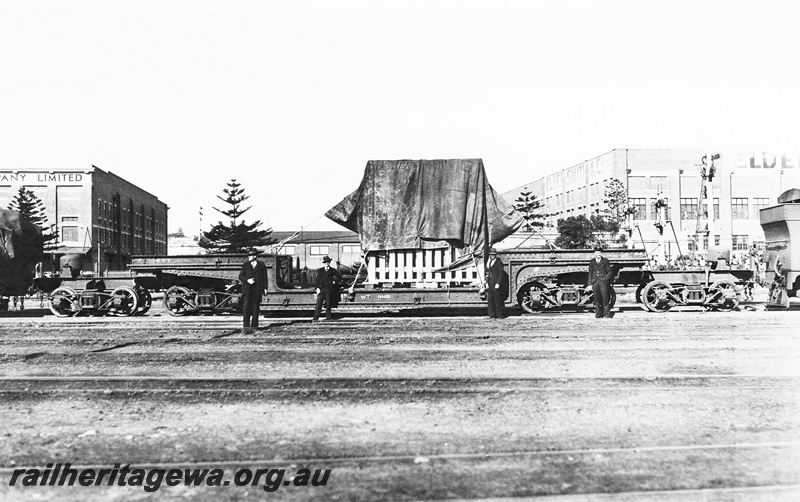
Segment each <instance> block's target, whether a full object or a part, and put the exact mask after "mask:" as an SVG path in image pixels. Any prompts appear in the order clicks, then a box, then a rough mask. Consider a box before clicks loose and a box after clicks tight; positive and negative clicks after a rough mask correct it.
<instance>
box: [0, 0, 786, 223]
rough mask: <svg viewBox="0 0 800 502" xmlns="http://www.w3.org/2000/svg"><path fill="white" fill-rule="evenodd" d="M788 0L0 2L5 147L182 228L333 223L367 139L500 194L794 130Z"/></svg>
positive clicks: (376, 151)
mask: <svg viewBox="0 0 800 502" xmlns="http://www.w3.org/2000/svg"><path fill="white" fill-rule="evenodd" d="M797 5H798V4H797V3H796V2H792V1H789V0H781V1H774V0H759V1H741V0H726V1H703V0H694V1H680V0H679V1H669V2H665V1H647V0H635V1H634V0H630V1H628V0H604V1H587V0H558V1H556V0H551V1H541V0H529V1H502V0H486V1H483V0H471V1H470V0H464V1H443V0H428V1H414V0H411V1H380V0H371V1H356V0H351V1H335V0H327V1H316V0H298V1H269V0H262V1H236V0H225V1H203V0H191V1H177V0H174V1H170V0H160V1H149V0H136V1H113V0H100V1H86V0H84V1H81V0H72V1H69V2H64V1H36V0H19V1H17V0H3V1H2V2H0V166H2V168H3V169H12V168H17V169H25V168H43V167H54V168H70V169H73V168H74V169H81V168H88V167H90V166H91V165H96V166H98V167H100V168H101V169H104V170H106V171H111V172H113V173H115V174H117V175H119V176H121V177H123V178H125V179H127V180H129V181H131V182H132V183H134V184H136V185H138V186H140V187H142V188H143V189H145V190H147V191H149V192H151V193H153V194H155V195H156V196H157V197H158V198H159V199H160V200H162V201H164V202H166V203H167V204H168V205H169V207H170V210H169V230H170V231H171V232H174V231H177V230H178V228H182V229H183V230H184V231H185V232H186V233H187V234H196V233H197V232H198V227H199V208H200V207H201V206H202V207H203V208H204V210H203V213H204V215H203V227H204V229H205V230H207V229H208V227H209V226H210V225H211V224H213V223H214V222H216V221H218V220H219V219H220V218H222V216H221V215H219V214H218V213H216V212H215V211H214V210H213V209H212V207H217V208H220V209H225V208H226V207H225V205H224V204H223V203H221V202H220V201H219V200H218V199H216V196H217V195H221V194H222V189H223V188H225V186H226V183H228V182H229V181H230V180H231V179H236V180H238V181H239V182H240V183H241V184H242V186H243V188H245V190H246V193H247V194H248V195H249V196H250V199H249V200H248V201H247V203H249V204H250V205H251V206H252V208H251V209H250V211H249V212H248V213H246V215H245V220H246V221H248V222H252V221H253V220H256V219H258V220H261V221H263V222H264V226H265V227H270V228H273V229H274V230H280V231H294V230H300V229H301V228H304V229H315V230H334V229H337V228H341V227H338V226H337V225H336V224H334V223H332V222H329V221H328V220H327V219H326V218H325V217H324V213H325V212H326V211H327V210H328V209H330V208H331V207H332V206H334V205H335V204H336V203H338V202H339V201H340V200H341V199H343V198H344V197H345V196H346V195H347V194H349V193H350V192H352V191H353V190H355V189H356V188H357V187H358V185H359V182H360V180H361V177H362V175H363V171H364V167H365V166H366V163H367V161H368V160H371V159H374V160H378V159H423V158H427V159H436V158H475V157H479V158H482V159H483V161H484V165H485V167H486V172H487V176H488V179H489V182H490V183H491V184H492V186H493V187H494V188H495V190H497V191H498V192H500V193H502V192H505V191H508V190H511V189H513V188H516V187H519V186H521V185H524V184H525V183H527V182H530V181H533V180H536V179H539V178H541V177H542V176H545V175H547V174H550V173H553V172H556V171H559V170H561V169H564V168H567V167H570V166H572V165H575V164H578V163H580V162H583V161H584V160H587V159H590V158H593V157H597V156H599V155H602V154H603V153H606V152H608V151H610V150H612V149H615V148H632V149H633V148H679V149H683V148H703V149H719V150H729V149H734V150H744V151H748V150H773V151H790V152H796V151H799V150H800V91H799V90H798V89H800V86H798V84H800V29H798V24H797V21H798V14H800V7H797Z"/></svg>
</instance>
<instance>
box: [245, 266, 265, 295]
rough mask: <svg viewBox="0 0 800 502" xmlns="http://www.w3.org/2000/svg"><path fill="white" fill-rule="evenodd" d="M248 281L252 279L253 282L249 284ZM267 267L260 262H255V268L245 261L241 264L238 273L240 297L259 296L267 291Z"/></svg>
mask: <svg viewBox="0 0 800 502" xmlns="http://www.w3.org/2000/svg"><path fill="white" fill-rule="evenodd" d="M248 279H254V280H255V282H254V283H253V284H250V283H249V282H248ZM267 280H268V278H267V266H266V265H264V263H263V262H261V261H256V266H255V268H253V266H252V265H251V264H250V262H249V261H246V262H244V263H243V264H242V268H241V270H240V271H239V282H241V283H242V295H244V296H261V295H263V294H264V293H265V292H266V291H267Z"/></svg>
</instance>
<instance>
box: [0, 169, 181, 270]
mask: <svg viewBox="0 0 800 502" xmlns="http://www.w3.org/2000/svg"><path fill="white" fill-rule="evenodd" d="M20 187H25V188H26V189H28V190H30V191H31V192H33V193H34V194H35V195H36V197H38V198H39V199H40V200H41V201H42V203H43V205H44V208H45V214H46V216H47V220H48V224H54V225H56V228H57V230H58V242H57V248H55V249H54V250H52V251H51V252H52V253H53V254H55V255H64V254H82V255H84V256H85V257H86V258H85V259H86V260H88V261H85V262H84V269H87V268H88V267H87V265H88V263H91V268H92V270H93V271H94V272H95V273H97V272H101V273H103V272H108V271H121V270H125V268H126V265H127V264H128V263H130V257H131V256H132V255H158V254H166V253H167V209H168V207H167V205H166V204H165V203H164V202H161V201H160V200H159V199H158V197H156V196H155V195H153V194H151V193H149V192H147V191H145V190H143V189H142V188H139V187H137V186H136V185H134V184H132V183H130V182H128V181H126V180H124V179H123V178H121V177H119V176H117V175H116V174H114V173H112V172H109V171H104V170H102V169H100V168H98V167H95V166H92V167H91V168H88V169H25V170H8V169H0V206H2V207H8V205H9V203H10V202H11V200H12V199H13V198H14V196H15V195H16V194H17V193H18V191H19V188H20Z"/></svg>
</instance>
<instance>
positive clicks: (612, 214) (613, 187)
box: [603, 178, 633, 233]
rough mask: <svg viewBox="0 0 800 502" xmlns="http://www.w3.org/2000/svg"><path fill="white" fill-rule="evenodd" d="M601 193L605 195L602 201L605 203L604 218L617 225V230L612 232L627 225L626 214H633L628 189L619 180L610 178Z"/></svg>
mask: <svg viewBox="0 0 800 502" xmlns="http://www.w3.org/2000/svg"><path fill="white" fill-rule="evenodd" d="M603 195H604V196H605V199H604V200H603V202H605V203H606V210H605V213H606V214H605V215H604V216H605V219H607V220H608V221H609V222H611V223H614V224H616V225H617V230H616V231H615V232H614V233H617V232H619V229H620V227H625V226H627V225H626V224H627V222H628V216H629V215H631V214H633V208H632V207H631V204H630V199H629V198H628V190H627V189H626V188H625V185H623V184H622V182H621V181H620V180H618V179H617V178H611V179H610V180H609V182H608V184H607V185H606V189H605V191H604V192H603Z"/></svg>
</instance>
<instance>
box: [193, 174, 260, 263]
mask: <svg viewBox="0 0 800 502" xmlns="http://www.w3.org/2000/svg"><path fill="white" fill-rule="evenodd" d="M227 185H228V188H223V189H222V191H223V193H224V194H225V196H224V197H222V196H219V195H217V198H218V199H219V200H221V201H222V202H224V203H226V204H228V205H229V206H230V208H229V209H225V210H222V209H217V208H216V207H215V208H214V210H215V211H217V212H218V213H220V214H223V215H225V216H227V217H228V218H230V224H228V225H226V224H225V223H223V222H222V221H220V222H218V223H217V224H216V225H214V226H213V227H211V230H209V231H208V232H203V233H202V236H201V237H200V239H199V240H198V244H199V245H200V246H201V247H203V248H204V249H207V250H210V251H217V252H223V253H240V252H243V251H245V250H246V249H247V248H250V247H256V246H266V245H267V244H271V243H273V242H275V241H274V239H272V238H270V237H269V234H271V233H272V229H271V228H268V229H266V230H259V229H258V227H260V226H261V221H260V220H256V221H254V222H253V223H249V224H248V223H245V221H244V220H243V219H242V216H243V215H244V213H246V212H247V211H249V210H250V207H247V208H244V209H243V208H242V203H243V202H244V201H246V200H247V199H249V198H250V196H249V195H245V193H244V188H241V184H240V183H238V182H237V181H236V180H235V179H232V180H231V181H230V182H229V183H228V184H227Z"/></svg>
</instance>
